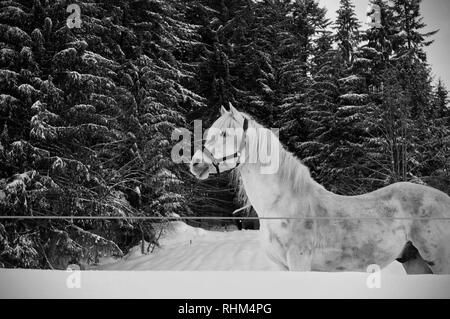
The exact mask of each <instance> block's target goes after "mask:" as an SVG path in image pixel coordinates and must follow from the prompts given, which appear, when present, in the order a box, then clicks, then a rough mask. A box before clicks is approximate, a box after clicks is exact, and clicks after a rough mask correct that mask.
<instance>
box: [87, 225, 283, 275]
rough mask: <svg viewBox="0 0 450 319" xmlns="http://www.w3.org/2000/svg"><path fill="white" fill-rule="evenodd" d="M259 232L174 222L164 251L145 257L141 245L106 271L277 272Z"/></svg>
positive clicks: (105, 267) (163, 242) (163, 243)
mask: <svg viewBox="0 0 450 319" xmlns="http://www.w3.org/2000/svg"><path fill="white" fill-rule="evenodd" d="M258 235H259V232H258V231H254V230H253V231H252V230H243V231H209V230H205V229H202V228H197V227H192V226H189V225H187V224H185V223H183V222H181V221H176V222H172V223H171V224H170V226H169V229H168V230H167V231H166V232H165V233H164V234H163V235H162V236H161V239H160V245H161V248H159V249H158V248H157V249H155V251H154V252H153V253H152V254H148V255H142V254H141V249H140V245H139V246H136V247H135V248H133V249H132V250H131V251H130V252H129V253H128V254H127V255H126V256H125V257H124V258H123V259H120V260H118V261H117V262H115V263H111V264H106V265H105V264H104V265H101V266H99V267H98V268H96V269H103V270H188V271H189V270H212V271H214V270H219V271H220V270H253V271H259V270H277V268H276V266H275V265H273V264H272V263H271V262H270V260H268V259H267V257H266V255H265V253H264V252H263V251H262V249H261V247H260V243H259V240H258Z"/></svg>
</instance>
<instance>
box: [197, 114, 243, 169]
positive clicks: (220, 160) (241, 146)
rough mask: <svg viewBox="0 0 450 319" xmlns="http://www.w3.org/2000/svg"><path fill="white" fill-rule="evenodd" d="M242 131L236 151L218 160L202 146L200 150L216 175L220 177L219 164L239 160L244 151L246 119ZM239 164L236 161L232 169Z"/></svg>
mask: <svg viewBox="0 0 450 319" xmlns="http://www.w3.org/2000/svg"><path fill="white" fill-rule="evenodd" d="M243 129H244V132H243V133H242V138H241V144H240V145H239V148H238V150H237V151H236V152H235V153H233V154H231V155H228V156H224V157H222V158H220V159H217V158H215V157H214V155H213V154H212V153H211V151H210V150H209V149H208V148H207V147H206V146H205V145H203V150H202V151H203V154H205V155H206V156H207V157H209V159H210V160H211V162H212V165H213V166H214V167H215V168H216V171H217V175H220V170H219V165H220V163H223V162H226V161H228V160H229V159H235V158H239V157H240V156H241V151H242V150H243V149H244V146H245V133H246V132H247V129H248V119H246V118H244V126H243ZM239 164H240V162H239V161H238V162H237V163H236V166H235V167H234V168H233V169H235V168H236V167H238V166H239Z"/></svg>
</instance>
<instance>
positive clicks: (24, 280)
mask: <svg viewBox="0 0 450 319" xmlns="http://www.w3.org/2000/svg"><path fill="white" fill-rule="evenodd" d="M170 225H171V227H170V229H168V230H167V231H165V232H164V233H163V235H162V237H161V248H157V249H155V251H154V253H152V254H148V255H142V254H141V252H140V247H139V246H137V247H135V248H133V249H132V250H131V251H130V252H129V254H128V255H127V256H125V257H124V258H122V259H120V260H117V261H114V260H112V259H111V258H110V259H109V260H103V262H104V264H103V265H101V266H98V267H96V270H86V271H62V270H24V269H0V298H180V299H185V298H208V299H211V298H234V299H239V298H256V299H259V298H265V299H278V298H450V276H437V275H416V276H407V275H405V272H404V271H403V267H402V266H401V265H400V264H399V263H397V262H395V263H393V264H392V265H390V266H389V267H387V268H386V269H383V270H382V271H381V273H379V274H377V275H379V277H378V278H379V281H378V283H379V285H376V286H374V285H373V283H374V281H373V280H371V276H373V274H369V273H350V272H341V273H319V272H286V271H273V270H276V268H275V267H274V266H273V265H272V264H271V262H270V261H269V260H268V259H267V258H266V256H265V255H264V253H263V252H262V250H261V247H260V244H259V241H258V235H259V232H258V231H254V230H245V231H237V230H235V231H209V230H205V229H201V228H195V227H191V226H189V225H186V224H185V223H183V222H181V221H176V222H171V223H170ZM135 270H139V271H135ZM151 270H159V271H151ZM176 270H184V271H176ZM198 270H202V271H198ZM223 270H234V271H223ZM248 270H251V271H248ZM263 270H265V271H263ZM372 279H373V278H372ZM375 282H376V281H375ZM371 283H372V284H371ZM6 287H7V288H6Z"/></svg>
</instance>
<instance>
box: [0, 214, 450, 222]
mask: <svg viewBox="0 0 450 319" xmlns="http://www.w3.org/2000/svg"><path fill="white" fill-rule="evenodd" d="M2 219H4V220H8V219H47V220H52V219H75V220H79V219H86V220H121V219H128V220H161V221H167V220H174V221H175V220H277V219H278V220H369V221H373V220H391V221H392V220H412V221H450V217H339V216H336V217H334V216H330V217H324V216H262V217H258V216H248V217H244V216H242V217H236V216H233V217H232V216H179V217H176V216H166V217H159V216H126V217H124V216H20V215H15V216H0V220H2Z"/></svg>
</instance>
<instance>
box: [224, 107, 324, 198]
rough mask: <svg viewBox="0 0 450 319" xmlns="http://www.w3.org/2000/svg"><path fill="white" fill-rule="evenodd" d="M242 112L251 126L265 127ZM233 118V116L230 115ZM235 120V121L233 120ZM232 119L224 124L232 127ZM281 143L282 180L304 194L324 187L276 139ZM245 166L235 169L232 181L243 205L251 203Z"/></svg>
mask: <svg viewBox="0 0 450 319" xmlns="http://www.w3.org/2000/svg"><path fill="white" fill-rule="evenodd" d="M241 114H242V115H243V116H244V117H245V118H247V119H248V120H249V127H253V128H264V126H262V125H261V124H259V123H257V122H256V121H255V120H254V119H253V118H252V117H251V116H250V115H248V114H246V113H243V112H241ZM229 117H230V118H232V116H229ZM233 122H234V121H233ZM231 123H232V122H230V119H228V120H227V119H225V120H224V121H223V122H222V124H226V125H227V126H226V127H222V128H228V127H231V126H229V125H232V124H231ZM276 140H277V142H278V143H279V150H280V154H279V168H278V172H277V173H276V174H277V175H278V177H279V179H280V180H282V181H283V183H285V184H287V185H289V186H290V187H291V189H292V191H293V192H294V193H299V194H300V193H301V194H303V195H305V194H307V193H309V192H310V191H311V190H312V188H313V186H315V187H319V188H323V186H321V185H320V184H318V183H317V182H316V181H315V180H314V179H313V178H312V177H311V174H310V171H309V168H308V167H307V166H305V165H304V164H303V163H302V162H301V161H300V159H298V158H297V157H296V156H295V155H293V154H292V153H291V152H289V151H287V150H286V149H285V148H284V146H283V145H282V144H281V142H280V141H279V139H278V138H277V139H276ZM251 165H261V164H251ZM243 167H245V166H241V167H239V168H238V169H235V170H233V172H232V173H231V177H232V183H233V184H234V187H235V188H236V190H237V196H238V201H239V202H240V203H241V204H242V205H243V206H246V205H250V204H251V203H250V202H249V199H248V197H247V194H246V193H245V189H244V185H243V183H242V178H241V169H242V168H243Z"/></svg>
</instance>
